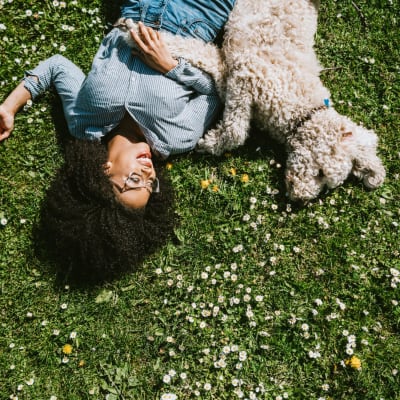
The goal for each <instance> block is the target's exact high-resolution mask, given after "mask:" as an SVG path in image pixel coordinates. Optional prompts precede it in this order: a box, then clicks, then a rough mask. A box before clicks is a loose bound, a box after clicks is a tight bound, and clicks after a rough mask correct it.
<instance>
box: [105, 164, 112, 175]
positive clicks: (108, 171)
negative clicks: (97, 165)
mask: <svg viewBox="0 0 400 400" xmlns="http://www.w3.org/2000/svg"><path fill="white" fill-rule="evenodd" d="M111 167H112V162H111V161H107V162H106V163H105V164H103V170H104V173H105V174H106V175H110V169H111Z"/></svg>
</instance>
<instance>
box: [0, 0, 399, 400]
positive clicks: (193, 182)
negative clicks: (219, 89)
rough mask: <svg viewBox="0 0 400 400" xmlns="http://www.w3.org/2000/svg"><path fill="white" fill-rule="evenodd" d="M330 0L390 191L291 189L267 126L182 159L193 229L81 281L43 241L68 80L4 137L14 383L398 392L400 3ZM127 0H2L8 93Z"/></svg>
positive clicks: (343, 93)
mask: <svg viewBox="0 0 400 400" xmlns="http://www.w3.org/2000/svg"><path fill="white" fill-rule="evenodd" d="M104 3H105V2H104ZM322 3H323V4H322V6H321V12H320V24H319V30H318V35H317V38H316V48H317V52H318V55H319V57H320V59H321V62H322V64H323V65H324V66H325V67H326V68H327V69H326V71H325V72H324V73H323V75H322V78H323V80H324V82H325V83H326V85H327V86H328V87H329V88H330V89H331V91H332V97H333V99H332V100H333V101H334V103H335V104H336V108H337V109H338V110H339V111H340V112H341V113H343V114H346V115H348V116H350V117H351V118H353V119H354V120H355V121H358V122H362V123H363V124H364V125H366V126H368V127H370V128H373V129H375V130H376V132H377V134H378V135H379V137H380V146H379V151H380V155H381V156H382V159H383V161H384V164H385V166H386V168H387V179H386V181H385V183H384V185H383V186H382V187H381V188H379V189H378V190H376V191H373V192H370V191H367V190H365V189H364V188H363V186H362V184H361V183H359V182H355V181H349V182H346V183H345V184H344V185H343V186H341V187H339V188H338V189H336V190H334V191H330V192H327V193H324V194H323V195H322V196H321V197H320V199H317V200H315V201H314V202H312V203H310V204H309V205H308V206H307V207H304V208H298V207H296V206H295V205H290V204H288V202H287V199H286V197H285V193H284V192H285V190H284V186H283V165H284V156H283V155H282V151H281V149H279V148H275V147H271V146H270V145H269V143H268V141H266V140H265V139H263V138H259V137H257V135H255V137H254V138H253V139H252V140H250V141H249V143H248V145H246V146H245V147H244V148H242V149H240V150H238V151H235V152H233V153H232V154H230V155H228V156H226V157H225V156H224V157H221V158H218V159H217V158H213V157H210V156H199V155H196V154H191V155H186V156H183V157H179V158H175V159H172V160H171V163H172V168H171V170H170V174H171V177H172V180H173V182H174V185H175V187H176V188H177V200H178V201H177V202H178V210H177V211H178V213H179V215H180V217H181V225H180V227H179V229H177V231H176V235H177V237H178V239H179V244H176V243H170V244H168V245H167V246H166V247H165V248H163V249H162V250H161V251H160V252H159V253H158V254H156V255H154V256H153V257H152V258H150V259H148V260H147V261H146V262H145V263H144V265H143V267H142V268H141V269H140V270H139V271H138V272H136V273H133V274H129V275H127V276H125V277H123V278H122V279H120V280H118V281H115V282H113V283H109V284H106V285H103V286H101V287H89V288H80V287H75V286H73V285H72V284H69V283H68V282H59V281H58V280H57V279H56V277H55V274H54V272H53V270H52V268H51V265H50V263H49V262H48V261H47V260H46V258H45V257H41V258H40V259H39V258H38V256H37V253H36V252H35V243H34V242H33V229H34V227H35V224H36V223H37V219H38V213H39V207H40V203H41V200H42V199H43V196H44V193H45V190H46V188H47V187H48V185H49V183H50V181H51V179H52V177H53V176H54V173H55V170H56V169H57V167H58V166H59V165H60V163H61V162H62V152H61V150H60V148H59V146H58V144H57V139H56V129H55V125H54V121H53V120H54V119H55V120H56V121H57V120H59V118H58V117H59V115H57V113H58V111H57V107H53V105H54V96H52V95H46V96H44V97H43V98H41V99H40V101H38V102H36V103H35V104H34V105H33V106H32V107H30V108H29V109H26V110H24V111H22V112H21V113H20V114H19V115H18V117H17V123H16V128H15V131H14V133H13V135H12V137H11V138H10V139H9V140H8V141H7V142H5V143H2V144H1V145H0V218H1V219H2V225H1V226H0V283H1V286H0V290H1V292H0V398H1V399H8V398H16V397H18V399H34V400H36V399H55V398H57V399H67V400H74V399H104V398H106V399H109V400H112V399H159V398H160V397H161V396H162V395H163V394H164V398H168V396H165V394H166V393H174V394H176V395H177V396H178V398H179V399H189V398H196V397H197V398H201V399H220V400H223V399H235V398H239V397H240V393H243V398H247V399H255V398H257V399H279V398H289V399H335V400H336V399H354V400H359V399H371V400H372V399H373V400H375V399H381V398H382V399H385V400H392V399H400V389H399V388H400V381H399V380H400V372H399V373H397V370H400V336H399V329H400V291H399V286H400V281H399V280H400V276H396V275H397V274H400V260H399V248H400V246H399V244H400V241H399V222H400V221H399V216H400V211H399V206H400V196H399V194H400V190H399V171H400V147H399V140H398V133H399V120H400V115H399V110H400V104H399V88H400V84H399V73H400V57H399V48H400V46H399V35H398V32H399V18H398V15H399V12H400V4H399V2H398V0H393V1H366V0H358V1H356V3H357V5H358V6H359V7H360V9H361V11H362V15H361V14H360V13H358V12H357V10H356V8H355V7H354V5H353V4H352V2H351V1H347V0H341V1H332V0H331V1H327V2H322ZM84 8H85V9H86V11H83V9H84ZM27 9H30V10H32V13H33V15H32V16H26V13H25V10H27ZM36 13H37V14H36ZM115 15H116V9H115V8H113V7H112V6H110V5H108V6H104V5H103V3H102V2H101V1H100V0H94V1H89V0H84V1H83V0H79V1H78V2H76V5H74V2H72V1H67V7H66V8H62V7H60V6H54V5H53V2H52V1H44V0H42V1H22V0H18V1H17V0H14V1H10V0H1V1H0V24H4V26H5V28H6V29H3V26H2V25H0V27H1V28H0V29H1V30H0V54H1V57H0V97H2V98H4V97H5V96H6V95H7V94H8V92H9V91H10V90H11V89H12V88H13V87H14V86H15V85H16V82H17V81H18V80H19V79H20V78H21V76H22V75H23V72H24V70H25V69H27V68H30V67H32V66H34V65H36V64H37V63H38V62H39V61H40V60H42V59H44V58H46V57H48V56H50V55H52V54H54V53H55V52H59V51H61V50H63V51H62V53H63V54H64V55H65V56H67V57H69V58H70V59H71V60H72V61H74V62H75V63H77V64H78V65H80V66H81V67H82V69H83V70H84V71H88V69H89V67H90V62H91V59H92V57H93V55H94V54H95V51H96V48H97V46H98V42H99V40H101V37H102V35H103V33H104V31H105V28H104V26H105V24H106V22H111V21H112V19H113V18H114V17H115ZM63 25H67V26H63ZM68 26H72V27H74V29H73V30H69V29H68ZM42 35H44V36H42ZM56 45H57V46H56ZM32 46H34V47H32ZM62 46H65V49H64V47H62ZM255 150H257V151H255ZM281 165H282V166H281ZM232 168H233V169H235V172H236V175H233V174H232V172H233V171H232ZM244 174H247V175H248V182H243V179H242V177H243V175H244ZM210 178H212V183H211V185H210V186H209V187H208V188H207V189H202V188H201V185H200V182H201V180H206V179H210ZM215 185H217V186H218V189H219V190H218V191H213V187H214V186H215ZM71 334H72V335H71ZM65 344H71V345H72V353H71V354H69V355H65V354H63V352H62V348H63V346H64V345H65ZM352 346H355V347H352ZM349 349H352V351H353V352H354V355H355V356H357V357H358V359H359V360H361V369H355V368H352V367H351V365H349V364H348V363H347V364H346V360H348V359H349V358H350V355H349V354H348V353H350V351H349ZM182 374H183V375H182ZM10 396H11V397H10ZM13 396H14V397H13ZM52 396H53V397H52ZM54 396H55V397H54ZM170 398H172V397H170Z"/></svg>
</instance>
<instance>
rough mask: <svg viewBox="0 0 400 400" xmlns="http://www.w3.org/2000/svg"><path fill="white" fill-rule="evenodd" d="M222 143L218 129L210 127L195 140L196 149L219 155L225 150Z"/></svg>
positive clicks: (200, 151)
mask: <svg viewBox="0 0 400 400" xmlns="http://www.w3.org/2000/svg"><path fill="white" fill-rule="evenodd" d="M224 143H225V141H224V140H223V136H222V135H221V134H220V131H219V129H211V130H209V131H208V132H207V133H206V134H205V135H204V137H202V138H201V139H200V140H199V141H198V142H197V146H196V151H198V152H199V153H210V154H214V155H216V156H219V155H221V154H222V153H223V152H224V151H225V147H224Z"/></svg>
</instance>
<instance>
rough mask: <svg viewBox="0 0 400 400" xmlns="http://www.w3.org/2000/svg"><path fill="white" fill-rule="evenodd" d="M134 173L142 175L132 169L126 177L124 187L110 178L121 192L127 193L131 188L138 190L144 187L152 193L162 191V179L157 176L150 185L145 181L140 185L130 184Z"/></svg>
mask: <svg viewBox="0 0 400 400" xmlns="http://www.w3.org/2000/svg"><path fill="white" fill-rule="evenodd" d="M133 175H135V176H139V177H140V175H139V174H138V173H137V172H135V171H132V172H131V173H130V174H129V175H128V176H127V177H126V178H125V179H124V186H122V187H121V186H120V185H118V183H116V182H114V181H113V180H111V179H110V180H111V182H112V183H113V185H114V186H115V187H116V188H117V189H118V191H119V192H120V193H125V192H128V191H129V190H136V189H142V188H145V189H146V190H147V191H148V192H149V193H150V194H152V193H160V181H159V180H158V178H157V177H155V178H154V180H153V182H151V184H150V185H148V184H146V183H144V184H142V185H140V186H129V185H128V183H127V182H128V181H129V180H131V179H132V176H133ZM140 178H141V177H140ZM141 180H142V181H143V179H141ZM150 188H151V189H150Z"/></svg>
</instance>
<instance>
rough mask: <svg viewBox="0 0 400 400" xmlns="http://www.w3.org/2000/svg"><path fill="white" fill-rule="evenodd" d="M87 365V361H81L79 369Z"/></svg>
mask: <svg viewBox="0 0 400 400" xmlns="http://www.w3.org/2000/svg"><path fill="white" fill-rule="evenodd" d="M85 364H86V363H85V360H81V361H79V363H78V367H79V368H82V367H83V366H84V365H85Z"/></svg>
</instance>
